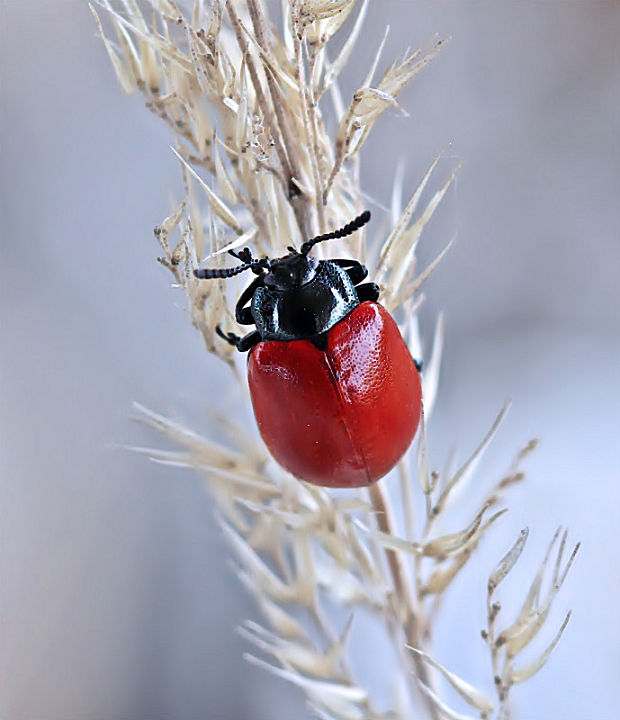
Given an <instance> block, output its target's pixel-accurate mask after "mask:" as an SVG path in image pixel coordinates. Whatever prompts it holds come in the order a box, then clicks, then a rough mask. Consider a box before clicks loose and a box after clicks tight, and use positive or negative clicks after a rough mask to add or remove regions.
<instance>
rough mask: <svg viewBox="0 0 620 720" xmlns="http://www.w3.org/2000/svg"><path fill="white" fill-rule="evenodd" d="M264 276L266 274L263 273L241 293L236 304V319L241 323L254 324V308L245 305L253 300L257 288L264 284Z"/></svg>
mask: <svg viewBox="0 0 620 720" xmlns="http://www.w3.org/2000/svg"><path fill="white" fill-rule="evenodd" d="M264 277H265V276H264V275H263V274H261V275H259V276H258V277H257V278H256V279H255V280H253V281H252V282H251V283H250V284H249V285H248V286H247V287H246V289H245V290H244V291H243V292H242V293H241V295H240V297H239V300H237V304H236V305H235V320H236V321H237V322H238V323H239V325H254V317H253V315H252V310H251V308H250V307H245V305H247V304H248V303H251V302H252V297H253V296H254V291H255V290H256V288H258V287H260V286H261V285H263V278H264Z"/></svg>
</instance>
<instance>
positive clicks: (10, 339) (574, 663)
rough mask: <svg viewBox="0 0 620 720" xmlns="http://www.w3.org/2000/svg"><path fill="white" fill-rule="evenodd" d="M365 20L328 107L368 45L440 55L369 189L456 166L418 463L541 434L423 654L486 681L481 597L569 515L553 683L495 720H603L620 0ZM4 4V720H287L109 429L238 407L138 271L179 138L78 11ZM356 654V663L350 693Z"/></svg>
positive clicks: (617, 491)
mask: <svg viewBox="0 0 620 720" xmlns="http://www.w3.org/2000/svg"><path fill="white" fill-rule="evenodd" d="M371 5H372V7H371V8H370V12H369V17H368V19H367V23H366V27H365V31H364V33H363V36H362V38H363V39H362V42H361V43H360V45H359V48H358V51H357V55H356V56H355V59H354V60H353V62H352V63H350V65H349V68H348V71H347V73H346V74H345V76H344V77H343V82H342V85H343V90H344V91H345V93H346V94H349V93H350V92H352V91H353V90H354V89H355V88H356V87H357V85H358V84H359V83H360V82H361V80H362V78H363V77H364V75H365V73H366V70H367V67H368V65H369V62H370V58H371V56H372V54H374V50H375V48H376V46H377V44H378V43H379V41H380V38H381V35H382V33H383V28H384V26H385V24H386V23H388V24H390V25H391V32H390V35H389V39H388V42H387V47H386V49H385V53H384V62H385V63H387V62H388V61H391V60H392V59H393V58H394V57H396V56H398V55H400V54H401V53H402V52H404V50H405V49H406V47H407V46H409V45H412V46H417V45H419V44H421V43H423V42H424V41H425V40H426V39H427V38H428V37H429V36H430V35H431V33H433V32H435V31H439V32H440V33H442V34H444V35H450V36H452V40H451V42H450V43H448V45H447V46H446V48H445V50H444V51H443V52H442V53H441V54H440V56H439V57H438V58H437V59H436V61H434V62H433V64H432V65H431V66H430V67H429V68H427V69H426V70H425V71H424V72H423V73H422V75H420V76H418V77H417V78H416V79H415V80H414V81H413V83H412V85H411V86H410V88H409V89H408V90H407V91H406V92H405V93H404V95H403V96H402V98H401V100H402V105H403V106H404V107H405V108H406V109H407V110H408V111H409V113H410V117H408V118H403V117H399V116H397V115H396V114H389V115H387V116H386V117H384V118H383V119H382V120H381V121H380V122H379V123H378V125H377V126H376V127H375V129H374V130H373V133H372V135H371V137H370V140H369V142H368V145H367V148H366V152H365V154H364V155H363V181H364V186H365V189H366V191H367V192H368V194H369V196H371V197H372V198H375V199H376V200H377V201H378V203H380V204H384V205H389V202H390V191H391V184H392V179H393V176H394V172H395V169H396V167H397V166H398V164H399V163H400V162H404V164H405V175H404V186H405V192H406V193H407V192H410V191H411V190H412V189H413V188H414V186H415V184H416V183H417V182H418V181H419V179H420V178H421V176H422V174H423V172H424V170H425V169H426V167H427V166H428V164H429V163H430V161H431V160H432V158H433V157H434V156H435V155H436V154H437V153H438V152H439V151H441V150H445V151H446V158H445V160H443V161H442V164H441V165H440V172H439V177H438V181H437V183H439V182H441V181H442V180H443V179H445V177H447V174H448V173H449V171H450V169H451V168H452V167H453V165H454V164H456V163H458V162H461V163H462V164H463V168H462V170H461V172H460V173H459V175H458V179H457V182H456V184H455V185H454V187H453V189H452V191H451V192H450V194H449V195H448V197H447V198H446V200H445V204H444V206H443V207H442V208H440V210H439V212H438V214H437V217H436V218H435V219H434V220H433V222H432V224H431V226H430V227H429V229H428V232H427V234H426V236H425V237H424V238H423V240H422V244H421V262H422V265H426V264H427V263H428V262H429V261H430V260H431V259H432V258H433V257H434V256H435V255H436V254H437V253H438V252H439V250H440V249H442V248H443V247H444V245H445V243H446V242H447V240H448V239H449V238H451V237H452V236H456V242H455V244H454V246H453V248H452V249H451V251H450V253H449V254H448V256H447V257H446V258H445V260H444V261H443V262H442V264H441V265H440V267H439V269H438V270H437V271H436V273H435V274H434V275H433V277H432V278H431V280H430V281H429V282H428V284H427V287H426V294H427V296H428V300H427V303H426V306H425V308H424V310H423V313H422V329H423V334H424V337H425V338H426V339H427V340H428V339H430V337H431V336H432V331H433V328H434V323H435V318H436V315H437V313H438V312H439V311H440V310H444V311H445V313H446V320H447V322H446V328H447V339H446V346H445V358H444V366H443V379H442V383H441V388H440V395H439V399H438V405H437V408H436V413H435V416H434V417H433V420H432V423H431V426H430V429H429V432H430V439H429V442H430V449H431V458H432V464H433V466H434V467H438V468H441V467H443V464H444V461H445V459H446V457H447V456H448V454H449V452H450V451H451V449H452V448H454V447H458V449H459V452H460V457H461V458H463V457H464V456H465V455H466V454H467V453H468V452H469V451H470V450H471V449H472V448H473V446H474V445H475V444H476V443H477V441H478V440H479V439H480V438H481V437H482V436H483V435H484V433H485V432H486V430H487V428H488V427H489V425H490V424H491V422H492V419H493V418H494V416H495V414H496V412H497V411H498V409H499V408H500V407H501V405H502V404H503V402H504V400H505V399H506V398H507V397H511V398H512V400H513V403H514V404H513V408H512V410H511V412H510V414H509V416H508V419H507V420H506V423H505V425H504V426H503V428H502V430H501V431H500V434H499V436H498V438H497V440H496V442H495V444H494V446H493V448H492V450H491V451H490V453H489V456H488V458H487V459H486V460H485V462H484V463H483V465H482V466H481V469H480V472H479V473H478V475H477V481H476V482H478V483H480V486H481V488H488V487H489V486H490V484H491V483H492V482H493V481H494V480H495V479H496V478H497V477H498V476H499V473H501V472H503V471H504V469H505V467H506V465H507V463H508V462H509V461H510V459H511V458H512V456H513V454H514V453H515V451H516V450H517V449H519V448H520V447H521V446H522V445H523V444H525V443H526V442H527V441H528V440H529V439H530V438H531V437H540V438H541V440H542V443H541V446H540V448H539V449H538V450H537V452H536V453H535V455H534V456H533V457H532V458H531V459H530V460H528V462H527V472H528V482H527V484H526V485H525V486H524V487H521V488H519V489H516V491H515V492H514V493H513V495H512V496H511V498H510V501H509V506H510V508H511V510H510V512H509V513H508V515H507V516H506V517H505V518H504V519H503V520H502V522H503V525H501V526H496V527H495V529H494V531H493V533H492V534H491V535H489V537H488V538H487V541H486V543H485V544H484V547H483V548H481V552H480V554H479V556H478V558H477V560H476V565H475V567H470V568H469V571H468V572H466V575H464V576H463V577H462V578H461V579H460V580H459V581H458V583H457V584H456V585H455V587H454V588H453V589H452V592H451V594H450V596H449V598H448V602H447V604H446V606H445V608H444V615H443V619H442V622H441V627H442V630H441V632H440V633H439V635H438V637H437V648H436V651H437V653H436V654H437V657H438V659H440V660H441V661H443V662H445V663H446V664H449V665H450V667H451V668H452V669H453V670H455V671H457V672H462V673H463V674H464V675H465V676H466V677H467V679H469V680H471V681H473V682H478V683H481V684H483V683H488V678H489V676H490V668H489V667H488V658H487V656H486V654H485V650H484V647H483V646H482V642H481V640H480V638H479V630H480V628H481V627H482V625H483V622H484V584H485V583H484V579H483V578H484V577H485V575H486V573H488V571H489V569H490V568H492V566H493V564H494V563H495V562H496V560H497V559H498V558H499V557H500V556H501V555H502V554H503V553H504V551H505V550H506V549H507V547H508V546H509V544H510V543H511V542H512V539H513V538H514V537H515V536H516V534H517V532H518V530H519V529H520V528H521V527H522V526H523V525H525V524H528V525H529V526H530V530H531V533H530V544H529V547H528V548H527V550H526V552H525V554H524V556H523V558H522V559H521V561H520V563H519V566H518V571H517V570H516V571H515V572H516V573H517V574H516V576H515V578H513V579H512V583H513V584H512V586H511V587H512V588H513V590H514V591H515V593H516V594H517V595H518V594H520V593H522V592H523V591H524V590H523V588H524V587H525V585H524V584H525V583H526V582H527V581H528V580H527V579H528V578H529V577H530V576H531V574H532V573H533V571H534V568H535V566H536V564H537V563H538V562H539V561H540V557H541V555H542V553H543V549H544V546H545V545H546V543H547V541H548V539H549V538H550V537H551V535H552V533H553V530H554V529H555V527H556V526H557V525H558V524H559V523H564V524H566V525H568V526H569V528H570V538H571V539H572V540H573V541H575V540H577V539H581V540H582V541H583V548H582V553H581V554H580V557H579V559H578V562H577V564H576V566H575V567H574V569H573V572H572V573H571V577H570V578H569V580H568V582H567V584H566V586H565V587H564V589H563V591H562V593H561V595H560V596H559V598H558V600H557V601H556V602H557V604H556V605H555V607H554V610H553V615H552V618H551V620H550V625H549V627H547V628H546V630H545V633H544V637H543V638H541V642H540V644H539V645H537V647H538V648H539V649H540V648H542V647H544V645H545V644H546V642H548V641H549V640H550V639H551V637H552V634H553V633H554V632H555V629H556V628H557V627H558V626H559V624H560V622H561V620H562V618H563V615H564V612H565V611H566V610H567V609H568V608H572V609H573V616H572V620H571V623H570V625H569V628H568V630H567V632H566V634H565V636H564V638H563V640H562V641H561V643H560V645H559V646H558V647H557V648H556V650H555V652H554V654H553V656H552V658H551V660H550V662H549V664H548V666H547V667H546V668H545V669H544V670H543V671H542V672H541V673H540V674H539V675H538V676H537V677H536V678H535V679H533V680H531V681H530V682H528V683H527V684H525V685H524V686H523V687H519V688H517V689H516V690H515V692H514V699H515V709H516V714H515V716H516V717H518V718H521V719H522V720H546V719H549V720H552V719H555V718H559V717H561V718H563V720H584V718H594V717H596V718H599V719H601V720H605V719H610V720H611V719H612V718H615V717H617V688H618V681H619V680H620V677H619V675H620V673H619V670H618V669H619V668H620V642H619V637H620V620H619V615H618V612H617V609H618V607H620V579H619V568H618V560H617V546H618V541H619V539H620V537H619V531H618V521H617V514H618V507H619V503H620V483H619V477H620V449H619V445H620V442H619V441H620V423H619V420H620V413H619V408H620V377H619V376H620V322H619V319H618V303H619V301H620V279H619V275H618V269H619V267H620V217H619V215H620V203H619V202H618V198H619V192H618V191H619V188H620V183H619V181H620V142H619V139H618V138H619V130H620V122H619V101H618V90H619V82H620V63H619V60H618V47H619V46H618V38H619V37H620V5H618V3H615V2H596V1H594V0H587V2H578V1H577V2H559V1H558V2H527V1H526V0H518V1H515V2H512V1H507V0H501V1H499V2H498V0H477V1H472V0H466V1H464V2H460V3H454V2H443V1H439V0H434V1H433V2H422V1H420V2H418V1H414V0H400V1H399V0H381V1H380V2H378V1H375V2H373V3H371ZM0 7H1V10H0V13H1V14H0V21H1V27H2V41H1V44H0V65H1V73H2V88H1V90H2V92H1V96H0V102H1V111H0V123H1V145H2V147H1V153H2V162H1V169H0V172H1V178H2V179H1V184H2V192H1V202H2V217H1V223H2V224H1V227H2V246H1V247H2V261H1V263H0V273H1V283H0V297H1V323H2V324H1V328H2V332H1V336H0V338H1V343H2V345H1V347H2V355H1V356H2V363H1V390H2V396H1V397H2V402H1V405H0V422H1V433H0V463H1V472H2V476H1V477H2V481H1V482H2V492H1V499H2V516H1V522H0V532H1V534H2V543H1V550H0V553H1V555H0V588H1V590H0V600H1V603H0V613H1V628H2V636H1V639H2V641H1V643H0V683H1V685H0V717H1V718H2V719H3V720H37V719H39V718H53V719H54V720H77V719H78V718H79V719H80V720H96V719H99V718H101V719H103V718H105V719H106V720H134V719H135V720H138V719H139V720H146V719H153V720H163V719H164V718H174V719H175V720H194V719H198V718H209V719H211V720H214V719H215V720H241V719H242V718H247V720H267V719H269V720H290V718H291V717H296V718H299V717H304V716H305V710H304V708H303V702H302V699H301V696H300V695H299V694H298V693H297V691H296V690H294V689H292V688H290V687H288V686H286V685H285V684H284V683H282V682H281V681H279V680H276V679H274V678H271V677H269V676H267V675H265V674H264V673H263V672H262V671H261V670H259V669H257V668H255V667H251V666H249V665H247V664H246V663H245V662H244V661H243V660H242V657H241V656H242V652H243V651H244V650H246V649H247V647H246V646H245V643H244V642H243V641H242V640H241V639H240V638H238V637H237V635H236V634H235V632H234V628H235V626H237V625H238V624H239V623H240V622H241V621H242V620H243V619H245V618H246V617H256V612H255V609H254V607H253V606H252V603H251V601H250V600H249V599H248V597H247V596H246V594H245V591H244V590H243V589H242V587H241V586H240V584H239V583H238V582H237V580H236V579H235V577H234V575H233V573H232V571H231V568H230V565H229V563H228V560H227V556H228V550H227V548H226V547H225V546H224V543H223V542H222V540H221V537H220V534H219V531H218V529H217V525H216V522H215V520H214V517H213V513H212V506H211V503H210V500H209V497H208V495H207V494H206V493H204V491H203V488H202V486H201V484H200V481H199V480H198V479H197V478H196V477H194V476H193V475H192V474H191V473H189V472H183V471H179V470H174V469H169V468H162V467H160V466H156V465H153V464H152V463H149V461H148V460H147V459H146V458H144V457H139V456H135V455H132V454H130V453H127V452H124V451H122V450H119V449H116V448H115V446H116V445H120V444H142V445H144V444H147V445H157V444H160V443H161V442H162V441H161V440H160V438H158V437H157V436H155V435H154V434H153V433H149V432H148V431H147V430H144V429H142V428H141V427H139V426H136V425H134V424H133V423H132V422H131V421H130V416H131V414H132V412H133V410H132V407H131V403H132V401H134V400H137V401H139V402H141V403H143V404H145V405H147V406H149V407H151V408H153V409H155V410H157V411H160V412H163V413H166V414H169V415H172V416H173V417H176V418H179V419H183V420H185V421H187V422H189V423H190V424H192V426H193V427H195V428H197V429H203V430H205V431H208V427H207V419H206V412H205V411H206V410H207V409H210V408H212V407H213V405H216V406H219V405H220V404H221V403H222V402H223V400H224V398H225V396H226V395H225V394H226V393H227V392H228V387H232V385H231V384H230V385H229V383H230V377H229V375H228V374H227V372H226V371H225V370H224V368H221V367H220V366H219V365H218V364H217V363H216V362H215V361H214V360H212V359H211V358H209V357H207V356H206V355H205V353H204V351H203V349H202V347H201V342H200V339H199V337H198V336H197V334H196V333H195V332H194V331H193V330H192V328H191V327H190V324H189V322H188V318H187V316H186V314H185V312H184V310H183V305H182V298H181V297H180V295H179V294H178V291H175V290H174V289H172V288H171V287H170V282H169V277H168V276H167V274H166V271H165V270H164V269H163V268H161V267H160V266H159V265H158V264H157V263H156V262H155V257H156V255H157V254H158V248H157V247H156V245H155V243H154V240H153V237H152V228H153V227H154V226H155V225H156V224H158V223H159V222H160V221H161V220H162V219H163V218H164V217H165V216H166V215H167V214H168V211H169V209H170V207H171V204H172V203H173V202H176V201H178V200H179V199H180V198H181V182H180V175H179V172H178V166H177V161H176V160H175V159H174V157H173V155H172V153H171V151H170V150H169V148H168V145H169V143H170V142H171V136H170V134H169V133H168V131H167V130H166V129H165V128H164V127H163V125H162V124H160V122H159V121H158V120H157V119H156V118H154V117H153V116H152V115H150V114H149V112H148V111H147V110H146V109H145V108H144V106H143V102H142V100H141V98H140V97H138V96H135V97H133V98H130V99H128V98H127V97H125V96H124V95H123V94H122V93H121V90H120V89H119V87H118V85H117V82H116V79H115V77H114V74H113V71H112V69H111V67H110V65H109V61H108V58H107V56H106V54H105V51H104V48H103V45H102V43H101V41H100V40H99V39H98V38H97V37H96V34H95V26H94V23H93V19H92V17H91V14H90V12H89V9H88V6H87V4H86V3H85V2H83V1H82V0H56V2H52V3H50V2H46V1H45V0H4V2H2V3H1V5H0ZM442 173H443V175H442ZM372 209H373V210H376V211H377V212H378V216H379V215H380V212H379V211H378V208H377V207H376V206H372ZM371 237H372V230H371ZM218 393H219V394H218ZM388 482H389V480H388ZM519 573H522V574H519ZM507 582H508V581H507ZM507 588H508V585H507ZM506 594H509V593H508V590H507V591H506V592H505V593H504V595H506ZM371 643H372V637H370V636H369V638H368V642H367V644H366V646H364V644H363V643H358V644H356V646H355V649H356V651H357V652H358V653H359V657H358V658H357V660H358V661H359V665H360V672H361V674H362V677H363V678H364V679H365V680H368V681H369V682H372V681H373V677H374V675H373V673H374V670H373V665H372V663H373V662H375V663H376V657H371V658H368V662H364V660H365V658H364V654H365V651H367V650H368V646H369V645H370V644H371ZM487 686H488V685H487Z"/></svg>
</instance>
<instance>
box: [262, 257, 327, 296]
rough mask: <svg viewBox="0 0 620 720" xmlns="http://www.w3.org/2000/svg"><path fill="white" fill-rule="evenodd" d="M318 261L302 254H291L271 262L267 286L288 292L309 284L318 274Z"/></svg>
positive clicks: (266, 277)
mask: <svg viewBox="0 0 620 720" xmlns="http://www.w3.org/2000/svg"><path fill="white" fill-rule="evenodd" d="M318 264H319V263H318V260H317V259H316V258H313V257H307V256H306V255H301V254H300V253H291V254H290V255H285V256H284V257H281V258H276V259H275V260H272V261H271V267H270V269H269V272H268V273H267V275H265V285H266V286H267V287H268V288H271V289H273V290H279V291H280V292H286V291H287V290H294V289H295V288H298V287H301V286H302V285H305V284H306V283H309V282H310V281H311V280H312V279H313V278H314V276H315V274H316V269H317V266H318Z"/></svg>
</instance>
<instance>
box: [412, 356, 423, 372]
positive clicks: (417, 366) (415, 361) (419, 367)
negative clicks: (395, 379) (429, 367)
mask: <svg viewBox="0 0 620 720" xmlns="http://www.w3.org/2000/svg"><path fill="white" fill-rule="evenodd" d="M413 364H414V365H415V369H416V370H417V371H418V372H419V373H421V372H422V366H423V365H424V362H423V361H422V360H418V359H417V358H413Z"/></svg>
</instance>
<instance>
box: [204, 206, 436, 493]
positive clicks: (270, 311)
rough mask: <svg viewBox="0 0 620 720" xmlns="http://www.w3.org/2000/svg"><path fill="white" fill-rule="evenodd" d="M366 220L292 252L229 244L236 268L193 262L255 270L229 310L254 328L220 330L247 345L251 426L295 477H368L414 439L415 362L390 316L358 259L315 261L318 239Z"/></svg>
mask: <svg viewBox="0 0 620 720" xmlns="http://www.w3.org/2000/svg"><path fill="white" fill-rule="evenodd" d="M369 220H370V213H369V212H368V211H367V212H365V213H363V214H362V215H360V216H359V217H358V218H356V219H355V220H353V221H352V222H350V223H349V224H348V225H345V227H343V228H341V229H340V230H337V231H335V232H331V233H327V234H325V235H319V236H317V237H315V238H312V239H311V240H307V241H306V242H304V243H303V245H302V246H301V250H300V251H299V252H298V251H297V250H295V249H294V248H292V247H289V248H288V250H289V254H288V255H286V256H284V257H281V258H275V259H272V260H270V259H269V258H261V259H255V258H253V257H252V253H251V252H250V250H249V249H247V248H246V249H245V250H242V251H241V252H235V251H232V250H231V251H229V252H230V253H231V255H233V256H234V257H236V258H237V259H238V260H241V262H242V264H241V265H239V266H237V267H234V268H226V269H222V268H218V269H209V268H206V269H201V270H195V271H194V274H195V275H196V277H197V278H228V277H232V276H233V275H237V274H238V273H240V272H243V271H244V270H252V271H253V272H254V273H255V274H256V275H257V277H256V279H255V280H254V281H253V282H252V283H251V284H250V285H249V287H248V288H246V290H245V291H244V292H243V293H242V295H241V297H240V298H239V301H238V302H237V305H236V309H235V317H236V320H237V322H238V323H240V324H242V325H255V326H256V329H255V330H254V331H252V332H251V333H249V334H248V335H246V336H245V337H239V336H238V335H235V334H234V333H223V332H222V331H221V329H220V328H219V327H218V328H216V330H217V333H218V334H219V335H220V336H221V337H222V338H224V339H225V340H226V341H228V342H229V343H231V344H232V345H234V346H235V347H237V349H238V350H240V351H241V352H246V351H248V350H249V351H250V353H249V358H248V378H249V384H250V393H251V396H252V405H253V407H254V414H255V416H256V421H257V423H258V427H259V430H260V433H261V435H262V438H263V440H264V441H265V444H266V445H267V447H268V448H269V450H270V452H271V454H272V455H273V457H274V458H275V459H276V460H277V461H278V462H279V463H280V465H282V466H283V467H284V468H286V469H287V470H288V471H290V472H291V473H292V474H293V475H295V476H296V477H298V478H300V479H301V480H306V481H307V482H311V483H315V484H316V485H324V486H327V487H360V486H363V485H369V484H371V483H373V482H375V481H376V480H378V479H379V478H381V477H383V476H384V475H385V474H386V473H388V472H389V471H390V470H391V469H392V468H393V467H394V466H395V465H396V463H397V462H398V461H399V460H400V458H401V457H402V456H403V455H404V453H405V452H406V450H407V448H408V447H409V445H410V443H411V441H412V440H413V438H414V436H415V433H416V430H417V428H418V424H419V422H420V415H421V412H422V390H421V386H420V375H419V370H420V365H419V363H416V362H415V361H414V360H413V358H412V357H411V355H410V353H409V350H408V349H407V346H406V344H405V342H404V340H403V338H402V337H401V334H400V332H399V330H398V327H397V325H396V323H395V322H394V320H393V319H392V317H391V315H390V314H389V313H388V312H387V310H385V309H384V308H383V307H382V306H381V305H379V304H378V303H377V302H376V300H377V299H378V297H379V287H378V286H377V285H376V284H374V283H362V281H363V280H364V279H365V278H366V277H367V275H368V271H367V269H366V268H365V267H364V266H363V265H362V264H361V263H359V262H358V261H357V260H348V259H346V260H341V259H336V260H317V259H316V258H314V257H312V256H310V255H309V252H310V250H311V249H312V247H313V246H314V245H316V243H319V242H322V241H324V240H330V239H332V238H340V237H345V236H346V235H350V234H351V233H353V232H355V231H356V230H357V229H359V228H360V227H362V225H364V224H366V223H367V222H368V221H369Z"/></svg>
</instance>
